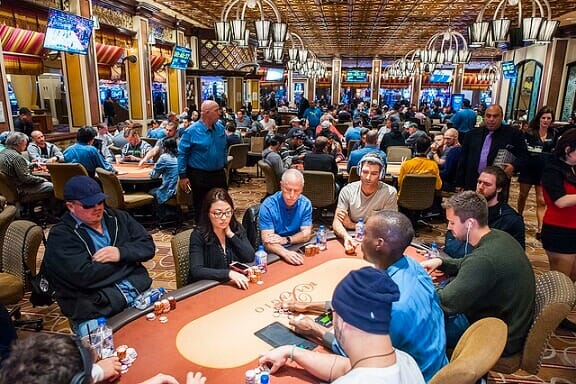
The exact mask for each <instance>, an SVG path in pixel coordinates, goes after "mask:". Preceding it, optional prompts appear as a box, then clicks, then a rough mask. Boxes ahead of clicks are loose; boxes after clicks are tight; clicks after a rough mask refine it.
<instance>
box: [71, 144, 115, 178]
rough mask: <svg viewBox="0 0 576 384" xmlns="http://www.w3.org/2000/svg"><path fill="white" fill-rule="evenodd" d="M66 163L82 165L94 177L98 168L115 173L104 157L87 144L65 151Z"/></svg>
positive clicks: (74, 145)
mask: <svg viewBox="0 0 576 384" xmlns="http://www.w3.org/2000/svg"><path fill="white" fill-rule="evenodd" d="M64 161H65V162H67V163H80V164H82V165H83V166H84V168H86V171H87V172H88V174H89V175H92V176H94V173H95V172H96V168H98V167H100V168H104V169H105V170H107V171H110V172H115V170H114V168H113V167H112V165H110V164H109V163H108V162H107V161H106V160H105V159H104V156H102V154H101V153H100V151H98V150H97V149H96V148H95V147H93V146H91V145H88V144H86V143H76V144H73V145H71V146H69V147H68V148H66V150H65V151H64Z"/></svg>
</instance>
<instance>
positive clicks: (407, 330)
mask: <svg viewBox="0 0 576 384" xmlns="http://www.w3.org/2000/svg"><path fill="white" fill-rule="evenodd" d="M413 237H414V229H413V228H412V224H411V223H410V220H409V219H408V218H407V217H406V216H405V215H403V214H402V213H399V212H395V211H380V212H378V213H376V214H374V215H372V216H370V217H369V218H368V220H367V221H366V228H365V232H364V240H362V243H361V246H362V253H363V255H364V259H365V260H366V261H369V262H371V263H374V267H375V268H378V269H381V270H386V272H388V275H389V276H390V277H391V278H392V281H394V282H395V283H396V285H398V289H399V290H400V299H399V300H398V301H397V302H394V303H393V304H392V313H391V322H390V337H391V339H392V345H394V347H395V348H398V349H400V350H402V351H404V352H406V353H408V354H410V356H412V357H413V358H414V360H416V362H417V363H418V366H419V367H420V370H421V371H422V375H423V376H424V379H426V381H427V382H428V381H430V379H431V378H432V376H434V374H435V373H436V372H438V371H439V370H440V368H442V367H443V366H444V365H446V364H448V359H447V358H446V333H445V330H444V314H443V312H442V309H441V308H440V300H439V298H438V295H437V294H436V291H435V289H434V284H433V283H432V279H431V278H430V276H428V274H427V273H426V271H425V270H424V268H422V267H421V266H420V264H418V263H417V262H416V261H414V260H413V259H411V258H410V257H408V256H404V250H405V249H406V247H408V246H409V245H410V242H411V241H412V239H413ZM284 305H285V309H289V310H292V311H294V310H296V311H298V312H308V311H318V310H320V311H324V310H327V309H331V307H332V305H331V303H330V302H328V303H326V302H316V303H300V302H297V303H294V302H291V303H290V302H289V303H285V304H284ZM327 307H328V308H327ZM291 324H292V325H294V326H295V327H296V331H297V332H300V333H306V334H307V335H309V336H310V335H311V336H316V337H318V338H319V339H321V340H323V343H324V345H326V346H328V347H331V348H332V349H333V350H334V351H335V352H337V353H341V354H343V351H342V350H341V348H340V346H339V345H338V343H337V342H336V340H335V338H334V334H333V333H331V332H327V329H326V328H324V327H323V326H321V325H319V324H317V323H315V322H314V320H313V319H312V318H310V317H307V316H305V317H303V318H300V319H299V320H292V321H291Z"/></svg>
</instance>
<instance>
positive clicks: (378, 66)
mask: <svg viewBox="0 0 576 384" xmlns="http://www.w3.org/2000/svg"><path fill="white" fill-rule="evenodd" d="M381 71H382V60H380V59H374V60H372V82H371V84H370V87H371V89H372V95H371V99H372V104H376V105H380V82H381V78H382V77H381Z"/></svg>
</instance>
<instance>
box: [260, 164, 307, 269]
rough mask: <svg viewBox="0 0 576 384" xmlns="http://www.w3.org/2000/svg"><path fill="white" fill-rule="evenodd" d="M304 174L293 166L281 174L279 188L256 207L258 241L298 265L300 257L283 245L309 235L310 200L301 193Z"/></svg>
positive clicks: (300, 260) (296, 241)
mask: <svg viewBox="0 0 576 384" xmlns="http://www.w3.org/2000/svg"><path fill="white" fill-rule="evenodd" d="M303 190H304V176H303V175H302V173H301V172H300V171H298V170H296V169H288V170H286V171H285V172H284V173H283V174H282V180H281V181H280V191H278V192H276V193H275V194H273V195H272V196H268V197H267V198H266V200H264V202H263V203H262V205H261V206H260V214H259V215H260V221H259V222H260V230H261V235H262V244H264V246H265V247H266V249H267V250H268V252H271V253H275V254H277V255H278V256H280V257H282V258H283V259H284V260H286V261H287V262H288V263H290V264H296V265H299V264H302V263H304V258H303V257H302V255H301V254H300V253H298V252H295V251H291V250H289V249H287V248H286V247H289V246H290V245H292V244H298V243H304V242H306V241H308V240H309V239H310V235H311V234H312V203H310V200H308V198H307V197H306V196H304V195H302V191H303Z"/></svg>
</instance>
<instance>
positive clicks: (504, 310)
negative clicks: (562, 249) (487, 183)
mask: <svg viewBox="0 0 576 384" xmlns="http://www.w3.org/2000/svg"><path fill="white" fill-rule="evenodd" d="M444 207H445V208H446V219H447V220H448V229H449V230H451V231H452V233H453V234H454V237H455V238H456V239H457V240H460V241H465V240H466V239H468V240H469V241H470V244H471V245H472V246H473V247H474V250H473V251H472V252H471V253H470V254H468V255H467V256H465V257H464V258H462V259H453V258H451V257H445V258H443V259H442V258H433V259H430V260H425V261H423V262H422V263H421V264H422V266H424V268H426V270H427V271H428V272H432V271H434V270H435V269H440V270H441V271H442V272H444V273H445V274H446V275H448V276H452V277H453V279H452V280H451V281H450V282H449V283H448V284H447V285H446V286H445V287H444V288H440V289H439V290H438V295H439V296H440V305H441V306H442V309H443V310H444V314H445V315H446V337H447V344H446V345H447V347H449V348H453V347H454V346H456V343H457V342H458V340H459V339H460V337H461V336H462V334H463V333H464V331H465V330H466V329H467V328H468V327H469V326H470V324H472V323H474V322H475V321H478V320H480V319H483V318H485V317H497V318H499V319H501V320H503V321H504V322H505V323H506V325H508V340H507V342H506V347H505V348H504V352H503V354H502V356H511V355H514V354H516V353H518V352H520V351H521V350H522V348H523V347H524V341H525V340H526V335H527V334H528V331H529V330H530V326H531V325H532V318H533V316H534V305H535V295H536V293H535V291H536V288H535V280H534V271H533V269H532V265H531V264H530V261H529V260H528V258H527V257H526V254H525V253H524V249H522V247H521V246H520V244H518V242H517V241H516V240H515V239H514V238H513V237H512V236H510V235H509V234H507V233H506V232H502V231H500V230H498V229H490V227H488V204H487V203H486V199H485V198H484V196H482V195H480V194H478V193H476V192H473V191H464V192H461V193H459V194H457V195H454V196H452V197H451V198H450V199H448V201H447V203H446V204H445V205H444Z"/></svg>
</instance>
